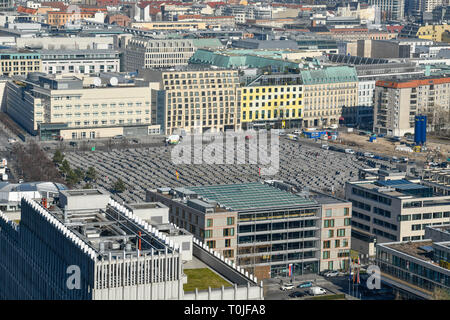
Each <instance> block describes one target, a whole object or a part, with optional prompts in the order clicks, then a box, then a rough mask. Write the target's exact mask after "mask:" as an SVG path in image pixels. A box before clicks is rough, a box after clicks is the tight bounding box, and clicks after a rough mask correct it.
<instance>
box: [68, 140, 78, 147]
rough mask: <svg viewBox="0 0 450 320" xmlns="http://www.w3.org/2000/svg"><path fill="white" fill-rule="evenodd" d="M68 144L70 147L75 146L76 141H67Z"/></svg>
mask: <svg viewBox="0 0 450 320" xmlns="http://www.w3.org/2000/svg"><path fill="white" fill-rule="evenodd" d="M69 145H70V146H71V147H76V146H77V143H76V142H75V141H70V142H69Z"/></svg>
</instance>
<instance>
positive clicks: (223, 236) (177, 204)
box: [146, 187, 237, 261]
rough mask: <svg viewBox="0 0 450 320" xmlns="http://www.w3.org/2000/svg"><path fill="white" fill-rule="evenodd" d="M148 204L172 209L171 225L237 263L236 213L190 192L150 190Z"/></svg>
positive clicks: (147, 195)
mask: <svg viewBox="0 0 450 320" xmlns="http://www.w3.org/2000/svg"><path fill="white" fill-rule="evenodd" d="M146 201H149V202H154V201H156V202H160V203H162V204H164V205H165V206H167V207H169V208H170V209H169V221H170V222H171V223H174V224H175V225H176V226H178V227H180V228H184V229H186V230H187V231H188V232H190V233H191V234H193V235H194V237H196V238H197V239H200V240H202V241H203V242H205V243H206V245H207V246H208V247H209V248H211V249H214V250H215V251H217V252H219V253H220V254H222V255H223V256H224V257H226V258H228V259H230V260H232V261H234V260H235V258H236V253H237V212H236V211H230V210H226V209H225V208H224V207H223V206H221V205H220V204H218V203H217V202H214V201H208V200H207V199H203V198H202V197H199V196H198V195H197V193H196V192H195V190H192V188H191V187H188V188H184V187H182V188H167V187H166V188H158V189H157V190H147V193H146Z"/></svg>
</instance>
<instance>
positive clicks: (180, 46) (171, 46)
mask: <svg viewBox="0 0 450 320" xmlns="http://www.w3.org/2000/svg"><path fill="white" fill-rule="evenodd" d="M194 52H195V46H194V43H193V41H192V39H161V40H159V39H145V38H132V39H130V41H129V42H128V44H127V46H126V50H125V70H127V71H137V70H140V69H141V68H147V69H158V68H170V67H175V66H185V65H187V64H188V60H189V59H190V58H191V57H192V55H193V54H194Z"/></svg>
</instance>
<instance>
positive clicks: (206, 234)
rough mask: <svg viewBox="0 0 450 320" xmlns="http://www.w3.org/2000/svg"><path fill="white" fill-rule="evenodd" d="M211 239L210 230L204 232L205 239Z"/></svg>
mask: <svg viewBox="0 0 450 320" xmlns="http://www.w3.org/2000/svg"><path fill="white" fill-rule="evenodd" d="M211 237H212V230H205V239H208V238H211Z"/></svg>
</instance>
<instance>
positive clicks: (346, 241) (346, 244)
mask: <svg viewBox="0 0 450 320" xmlns="http://www.w3.org/2000/svg"><path fill="white" fill-rule="evenodd" d="M342 247H344V248H345V247H348V240H347V239H343V240H342Z"/></svg>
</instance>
